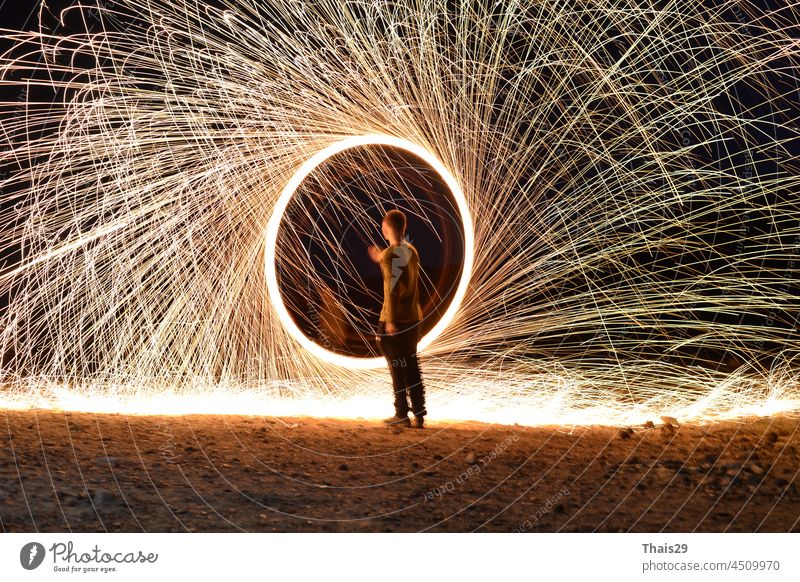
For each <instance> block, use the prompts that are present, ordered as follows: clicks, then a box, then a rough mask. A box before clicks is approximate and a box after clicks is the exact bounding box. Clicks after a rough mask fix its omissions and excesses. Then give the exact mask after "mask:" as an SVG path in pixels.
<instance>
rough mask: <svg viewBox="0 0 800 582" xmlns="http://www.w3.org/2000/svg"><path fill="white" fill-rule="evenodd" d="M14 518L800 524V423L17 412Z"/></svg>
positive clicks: (10, 518)
mask: <svg viewBox="0 0 800 582" xmlns="http://www.w3.org/2000/svg"><path fill="white" fill-rule="evenodd" d="M0 414H2V415H3V417H4V420H5V422H4V426H2V428H0V433H2V436H0V527H1V528H2V531H6V532H20V531H26V532H32V531H40V532H52V531H76V532H78V531H95V532H97V531H99V532H102V531H115V532H118V531H126V532H138V531H148V532H167V531H370V532H371V531H375V532H383V531H457V532H464V531H502V532H513V531H521V532H537V531H547V532H559V531H582V532H586V531H611V532H618V531H638V532H660V531H670V532H687V531H714V532H718V531H743V532H756V531H758V532H760V531H775V532H789V531H794V532H798V531H800V456H799V455H800V431H798V426H800V420H798V419H797V418H789V417H772V418H749V419H742V420H741V421H736V422H733V421H726V422H721V423H715V424H711V425H681V426H679V427H678V428H677V429H673V430H669V429H668V428H667V427H666V426H664V425H661V423H660V421H658V420H657V419H656V422H657V423H658V424H657V425H656V426H655V427H653V428H647V427H644V426H637V427H631V428H632V432H631V431H625V430H620V429H619V428H615V427H605V426H593V427H574V428H572V427H558V426H547V427H534V428H532V427H523V426H516V425H515V426H505V425H491V424H481V423H476V422H460V423H447V422H438V423H437V422H434V421H431V422H429V426H428V427H427V428H425V429H424V430H415V429H390V428H386V427H384V426H382V425H380V424H378V423H376V422H372V421H366V420H337V419H312V418H265V417H247V416H207V415H194V416H175V417H170V416H126V415H113V414H112V415H109V414H84V413H64V412H52V411H25V412H17V411H3V412H0Z"/></svg>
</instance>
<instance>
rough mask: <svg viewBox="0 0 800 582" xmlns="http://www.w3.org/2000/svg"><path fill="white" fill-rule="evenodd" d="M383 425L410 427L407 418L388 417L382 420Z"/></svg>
mask: <svg viewBox="0 0 800 582" xmlns="http://www.w3.org/2000/svg"><path fill="white" fill-rule="evenodd" d="M383 423H384V424H386V425H387V426H407V427H410V426H411V421H410V420H408V416H390V417H389V418H384V419H383Z"/></svg>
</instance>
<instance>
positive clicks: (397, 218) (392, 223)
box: [381, 210, 406, 242]
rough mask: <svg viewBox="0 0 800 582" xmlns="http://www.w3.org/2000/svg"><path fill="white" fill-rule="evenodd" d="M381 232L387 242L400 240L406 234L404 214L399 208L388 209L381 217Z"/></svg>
mask: <svg viewBox="0 0 800 582" xmlns="http://www.w3.org/2000/svg"><path fill="white" fill-rule="evenodd" d="M381 232H382V233H383V236H384V238H385V239H386V240H388V241H389V242H393V241H397V242H399V241H401V240H403V237H404V236H405V234H406V215H405V214H403V213H402V212H401V211H399V210H390V211H389V212H387V213H386V216H384V217H383V222H381Z"/></svg>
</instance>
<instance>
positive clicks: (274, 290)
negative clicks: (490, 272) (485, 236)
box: [264, 134, 474, 369]
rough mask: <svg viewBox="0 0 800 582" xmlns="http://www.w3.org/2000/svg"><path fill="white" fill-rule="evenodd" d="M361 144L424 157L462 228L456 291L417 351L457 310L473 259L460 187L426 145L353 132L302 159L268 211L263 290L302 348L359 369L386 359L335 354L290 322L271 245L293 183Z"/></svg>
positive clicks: (294, 186) (469, 226) (468, 217)
mask: <svg viewBox="0 0 800 582" xmlns="http://www.w3.org/2000/svg"><path fill="white" fill-rule="evenodd" d="M365 145H386V146H393V147H397V148H400V149H403V150H406V151H408V152H411V153H412V154H415V155H416V156H418V157H419V158H421V159H422V160H424V161H425V162H426V163H427V164H428V165H429V166H431V167H432V168H433V169H434V170H436V171H437V172H438V173H439V175H440V176H441V177H442V179H443V180H444V181H445V183H446V184H447V187H448V188H449V189H450V192H451V193H452V195H453V198H454V199H455V201H456V206H457V207H458V211H459V213H460V214H461V224H462V227H463V231H464V265H463V268H462V270H461V278H460V280H459V282H458V287H457V289H456V293H455V295H454V296H453V300H452V301H451V302H450V305H449V306H448V308H447V311H445V313H444V315H443V316H442V318H441V319H440V320H439V321H438V322H437V323H436V325H435V326H434V327H433V329H431V330H430V331H429V332H428V333H427V334H425V336H424V337H422V338H420V341H419V344H418V346H417V350H418V351H420V352H421V351H423V350H424V349H425V348H426V347H427V346H429V345H430V344H431V343H432V342H433V341H434V340H435V339H436V338H437V337H438V336H439V334H441V333H442V332H443V331H444V330H445V328H447V326H448V325H449V324H450V322H451V321H452V320H453V317H454V316H455V314H456V311H458V308H459V307H460V306H461V301H462V300H463V299H464V295H465V294H466V292H467V286H468V285H469V279H470V276H471V274H472V264H473V261H474V252H473V251H474V249H473V246H474V231H473V229H472V218H471V215H470V212H469V207H468V205H467V200H466V198H465V197H464V192H463V191H462V190H461V187H460V186H459V185H458V183H457V182H456V180H455V178H453V175H452V174H451V173H450V171H449V170H448V169H447V168H446V167H445V166H444V164H442V162H440V161H439V160H438V159H437V158H436V156H434V155H433V154H431V153H430V152H428V151H427V150H426V149H424V148H422V147H420V146H418V145H416V144H414V143H411V142H410V141H408V140H405V139H402V138H398V137H393V136H389V135H380V134H368V135H359V136H353V137H349V138H346V139H343V140H341V141H338V142H336V143H334V144H332V145H330V146H328V147H326V148H324V149H322V150H320V151H319V152H317V153H316V154H315V155H314V156H312V157H311V158H309V159H308V160H306V162H305V163H303V165H302V166H300V169H299V170H297V172H296V173H295V174H294V176H292V179H291V180H289V183H288V184H286V187H285V188H284V189H283V192H282V193H281V195H280V198H278V201H277V203H276V204H275V208H274V210H273V211H272V216H271V217H270V220H269V223H268V224H267V230H266V234H265V238H266V252H265V253H264V254H265V258H264V270H265V273H266V277H267V290H268V291H269V296H270V300H271V302H272V305H273V307H274V308H275V311H276V312H277V315H278V317H279V318H280V320H281V323H282V324H283V327H284V329H286V331H288V332H289V335H291V336H292V337H293V338H294V339H295V340H297V341H298V343H300V344H301V345H302V346H303V347H304V348H306V350H308V351H309V352H311V353H312V354H314V355H315V356H317V357H319V358H321V359H323V360H325V361H327V362H330V363H331V364H336V365H339V366H345V367H349V368H362V369H366V368H378V367H382V366H385V365H386V360H385V359H384V358H382V357H376V358H356V357H352V356H343V355H341V354H337V353H336V352H332V351H330V350H327V349H325V348H323V347H322V346H321V345H319V344H318V343H316V342H314V341H312V340H310V339H309V338H308V337H306V335H305V334H304V333H303V332H302V331H301V330H300V328H299V327H297V325H296V324H295V323H294V320H293V319H292V318H291V316H290V315H289V312H288V311H287V309H286V305H285V304H284V303H283V298H282V297H281V293H280V290H279V289H278V278H277V275H276V270H275V247H276V242H277V240H278V228H279V227H280V224H281V220H282V219H283V214H284V212H285V211H286V207H287V206H288V205H289V201H290V200H291V198H292V196H293V195H294V193H295V190H297V187H298V186H299V185H300V184H301V183H302V181H303V180H304V179H305V178H306V177H307V176H308V175H309V174H310V173H311V172H313V171H314V169H315V168H316V167H317V166H318V165H320V164H321V163H322V162H324V161H325V160H327V159H328V158H330V157H331V156H334V155H336V154H337V153H339V152H341V151H344V150H346V149H348V148H353V147H358V146H365Z"/></svg>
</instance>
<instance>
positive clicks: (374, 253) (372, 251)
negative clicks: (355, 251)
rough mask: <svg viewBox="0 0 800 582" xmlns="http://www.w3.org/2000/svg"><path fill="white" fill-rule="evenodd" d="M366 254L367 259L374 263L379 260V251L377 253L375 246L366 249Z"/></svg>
mask: <svg viewBox="0 0 800 582" xmlns="http://www.w3.org/2000/svg"><path fill="white" fill-rule="evenodd" d="M367 253H369V258H370V259H372V261H373V262H374V263H377V262H378V261H380V260H381V251H379V250H378V247H376V246H375V245H369V246H368V247H367Z"/></svg>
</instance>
